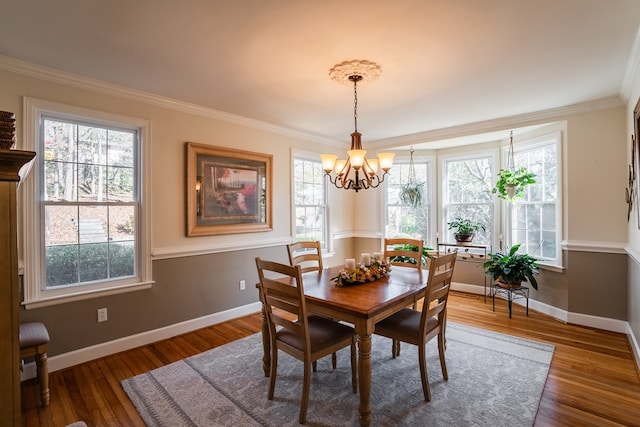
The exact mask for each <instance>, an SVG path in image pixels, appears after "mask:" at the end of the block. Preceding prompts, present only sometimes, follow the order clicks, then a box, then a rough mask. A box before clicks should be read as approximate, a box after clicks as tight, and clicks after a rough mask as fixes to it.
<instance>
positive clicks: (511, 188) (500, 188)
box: [491, 131, 536, 202]
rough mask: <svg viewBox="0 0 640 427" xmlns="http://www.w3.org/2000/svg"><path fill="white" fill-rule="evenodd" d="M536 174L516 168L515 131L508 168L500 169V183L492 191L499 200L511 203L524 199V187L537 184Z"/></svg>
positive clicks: (510, 140) (510, 142)
mask: <svg viewBox="0 0 640 427" xmlns="http://www.w3.org/2000/svg"><path fill="white" fill-rule="evenodd" d="M535 178H536V174H535V173H532V172H529V171H528V170H527V168H525V167H521V168H518V169H516V168H515V161H514V158H513V131H512V132H511V135H510V137H509V157H508V158H507V168H506V169H500V171H499V172H498V181H497V182H496V185H495V187H493V190H491V193H492V194H497V195H498V197H499V198H501V199H503V200H506V201H508V202H511V201H513V200H517V199H521V198H523V197H524V187H526V186H527V185H529V184H535V182H536V179H535Z"/></svg>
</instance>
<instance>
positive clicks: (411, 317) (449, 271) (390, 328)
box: [375, 253, 457, 401]
mask: <svg viewBox="0 0 640 427" xmlns="http://www.w3.org/2000/svg"><path fill="white" fill-rule="evenodd" d="M456 255H457V254H456V253H451V254H449V255H444V256H441V257H435V258H431V260H430V267H429V276H428V279H427V289H426V290H425V298H424V302H423V306H422V310H420V311H417V310H413V309H411V308H403V309H402V310H400V311H399V312H397V313H394V314H392V315H391V316H389V317H387V318H386V319H384V320H381V321H380V322H378V323H376V329H375V333H376V334H378V335H382V336H385V337H388V338H391V339H392V340H396V341H403V342H406V343H409V344H413V345H417V346H418V364H419V365H420V379H421V380H422V391H423V393H424V399H425V400H426V401H430V400H431V390H430V389H429V378H428V376H427V342H429V341H430V340H431V339H432V338H434V337H438V355H439V357H440V368H441V369H442V377H443V378H444V379H445V381H446V380H448V379H449V376H448V374H447V364H446V361H445V329H446V320H447V300H448V297H449V288H450V286H451V278H452V277H453V269H454V267H455V264H456ZM394 357H395V355H394Z"/></svg>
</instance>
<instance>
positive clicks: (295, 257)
mask: <svg viewBox="0 0 640 427" xmlns="http://www.w3.org/2000/svg"><path fill="white" fill-rule="evenodd" d="M287 253H288V255H289V264H291V265H292V266H296V265H299V266H300V267H301V269H302V272H303V273H308V272H309V271H322V268H323V267H322V250H321V249H320V242H318V241H316V242H295V243H290V244H288V245H287Z"/></svg>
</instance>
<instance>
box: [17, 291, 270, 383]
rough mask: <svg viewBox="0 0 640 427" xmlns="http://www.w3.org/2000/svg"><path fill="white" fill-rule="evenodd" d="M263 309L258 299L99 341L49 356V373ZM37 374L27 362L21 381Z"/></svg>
mask: <svg viewBox="0 0 640 427" xmlns="http://www.w3.org/2000/svg"><path fill="white" fill-rule="evenodd" d="M261 310H262V304H261V303H260V302H254V303H251V304H247V305H244V306H241V307H236V308H233V309H230V310H225V311H222V312H219V313H213V314H209V315H207V316H203V317H199V318H196V319H191V320H187V321H184V322H180V323H176V324H174V325H169V326H165V327H163V328H159V329H155V330H152V331H147V332H143V333H140V334H136V335H130V336H128V337H124V338H119V339H117V340H113V341H109V342H105V343H101V344H96V345H93V346H91V347H85V348H81V349H78V350H74V351H70V352H68V353H63V354H59V355H57V356H53V357H49V360H48V363H47V366H48V368H49V372H54V371H59V370H61V369H65V368H68V367H70V366H74V365H78V364H80V363H85V362H88V361H90V360H95V359H98V358H100V357H104V356H108V355H110V354H114V353H118V352H121V351H125V350H130V349H132V348H136V347H140V346H143V345H147V344H151V343H154V342H156V341H161V340H164V339H167V338H172V337H175V336H176V335H180V334H184V333H187V332H191V331H195V330H196V329H201V328H206V327H208V326H211V325H215V324H217V323H221V322H226V321H227V320H231V319H235V318H238V317H242V316H246V315H249V314H253V313H257V312H259V311H261ZM35 376H36V367H35V363H34V362H31V363H27V364H26V365H25V366H24V368H23V371H22V373H21V380H25V379H29V378H35Z"/></svg>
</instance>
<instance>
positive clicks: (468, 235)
mask: <svg viewBox="0 0 640 427" xmlns="http://www.w3.org/2000/svg"><path fill="white" fill-rule="evenodd" d="M447 225H448V226H449V230H454V232H453V237H454V238H455V239H456V242H458V243H459V244H465V243H466V244H471V242H472V241H473V237H474V236H475V235H476V231H478V230H482V231H485V230H486V229H487V228H486V227H485V225H484V224H483V223H481V222H474V221H471V220H470V219H464V218H462V217H459V216H457V217H455V218H454V219H453V221H451V222H448V223H447Z"/></svg>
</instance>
